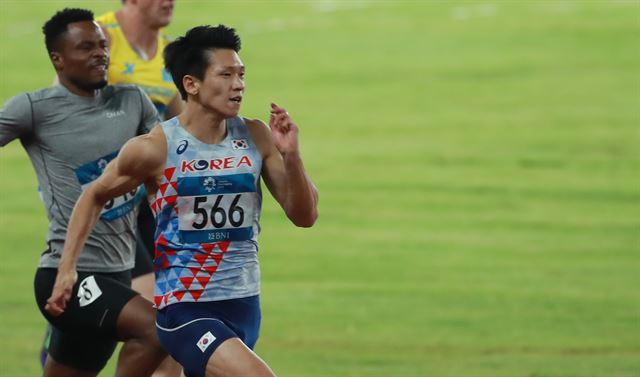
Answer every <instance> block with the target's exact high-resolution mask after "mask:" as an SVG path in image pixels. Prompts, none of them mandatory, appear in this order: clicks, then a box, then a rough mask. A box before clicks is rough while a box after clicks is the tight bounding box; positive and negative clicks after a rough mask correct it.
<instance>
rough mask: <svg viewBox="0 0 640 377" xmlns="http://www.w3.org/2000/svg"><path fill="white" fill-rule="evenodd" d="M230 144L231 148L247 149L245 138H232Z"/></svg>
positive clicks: (247, 144)
mask: <svg viewBox="0 0 640 377" xmlns="http://www.w3.org/2000/svg"><path fill="white" fill-rule="evenodd" d="M231 146H232V147H233V149H249V143H248V142H247V139H232V140H231Z"/></svg>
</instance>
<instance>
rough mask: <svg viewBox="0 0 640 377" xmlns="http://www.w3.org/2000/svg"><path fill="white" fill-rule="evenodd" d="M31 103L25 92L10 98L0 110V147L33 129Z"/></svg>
mask: <svg viewBox="0 0 640 377" xmlns="http://www.w3.org/2000/svg"><path fill="white" fill-rule="evenodd" d="M31 109H32V105H31V101H30V100H29V96H28V95H27V94H20V95H17V96H15V97H13V98H11V99H10V100H9V101H7V103H6V104H5V105H4V107H3V108H2V109H1V110H0V147H3V146H5V145H7V144H8V143H9V142H10V141H11V140H14V139H17V138H19V137H21V136H23V135H25V134H28V133H29V132H31V131H32V129H33V124H32V121H33V115H32V110H31Z"/></svg>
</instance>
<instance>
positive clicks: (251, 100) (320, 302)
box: [0, 0, 640, 377]
mask: <svg viewBox="0 0 640 377" xmlns="http://www.w3.org/2000/svg"><path fill="white" fill-rule="evenodd" d="M66 6H69V7H84V8H89V9H92V10H93V11H94V12H95V13H96V14H101V13H103V12H105V11H107V10H112V9H117V8H118V7H119V6H120V1H118V0H109V1H54V0H47V1H34V0H19V1H18V0H0V100H1V101H2V103H4V102H5V101H6V100H8V99H9V98H11V97H12V96H13V95H16V94H18V93H21V92H25V91H33V90H36V89H39V88H41V87H45V86H48V85H50V84H51V82H52V80H53V77H54V71H53V68H52V66H51V64H50V62H49V59H48V56H47V54H46V50H45V47H44V42H43V36H42V33H41V27H42V24H43V23H44V22H45V21H46V20H47V19H48V18H49V17H51V15H53V13H54V12H55V11H56V10H59V9H62V8H64V7H66ZM218 23H224V24H227V25H230V26H233V27H235V28H236V29H237V30H238V32H239V33H240V36H241V37H242V40H243V49H242V51H241V57H242V59H243V61H244V63H245V65H246V66H247V81H246V85H247V89H246V95H245V101H243V111H242V113H243V114H244V115H245V116H247V117H255V118H261V119H267V117H268V110H269V107H268V105H269V102H271V101H276V102H277V103H279V104H281V105H283V106H284V107H286V108H287V109H288V110H289V112H290V113H291V114H292V116H293V117H294V119H295V120H296V121H297V123H298V124H299V126H300V128H301V145H302V153H303V157H304V160H305V164H306V167H307V170H308V172H309V174H310V175H311V177H312V178H313V179H314V181H315V183H316V184H317V186H318V188H319V190H320V219H319V222H318V223H317V224H316V226H315V227H314V228H311V229H305V230H303V229H296V228H294V226H293V225H291V224H290V223H289V222H288V221H287V220H286V218H285V216H284V214H283V212H282V210H281V209H280V208H278V207H277V206H276V205H275V203H274V201H273V200H271V198H270V197H269V198H268V199H267V200H266V201H265V206H264V212H263V217H262V225H263V231H262V234H261V236H260V242H261V249H260V258H261V265H262V276H263V287H262V305H263V325H262V333H261V339H260V340H259V342H258V346H257V352H258V353H259V354H260V355H261V356H262V357H263V358H264V359H266V360H267V362H268V363H269V364H270V365H271V367H272V368H273V369H274V370H275V371H276V373H278V374H279V375H281V376H318V377H319V376H381V377H382V376H530V377H534V376H535V377H542V376H585V377H586V376H640V290H639V287H640V273H639V271H640V254H639V252H640V216H639V215H640V153H639V152H640V2H639V1H637V0H628V1H627V0H623V1H621V0H610V1H590V0H584V1H560V0H520V1H515V0H513V1H507V0H503V1H482V0H479V1H426V0H425V1H357V0H346V1H329V0H324V1H323V0H316V1H246V0H244V1H188V0H177V2H176V7H175V11H174V18H173V22H172V24H171V25H170V27H169V28H168V29H167V34H169V35H171V36H174V37H176V36H179V35H181V34H182V33H184V32H185V31H186V30H187V29H189V28H191V27H193V26H196V25H201V24H218ZM0 182H1V185H0V187H1V188H0V253H1V254H0V257H1V258H2V263H0V287H2V288H1V292H2V293H0V349H2V351H1V352H0V375H1V376H6V377H14V376H37V375H39V374H40V366H39V362H38V351H39V347H40V344H41V340H42V336H43V330H44V319H43V318H42V317H41V315H40V313H39V312H38V310H37V308H36V305H35V300H34V298H33V288H32V284H33V283H32V282H33V274H34V271H35V268H36V265H37V261H38V258H39V255H40V253H41V252H42V251H43V250H44V248H45V243H44V237H45V234H46V222H47V220H46V216H45V212H44V209H43V208H42V204H41V202H40V200H39V199H38V193H37V182H36V179H35V174H34V173H33V170H32V168H31V166H30V163H29V160H28V158H27V156H26V153H25V152H24V151H23V150H22V147H21V145H20V143H19V142H17V141H14V142H13V143H11V144H9V145H8V146H7V147H5V148H1V149H0ZM110 375H113V363H111V364H110V365H109V366H108V368H107V369H106V370H105V371H104V372H103V373H102V374H101V376H110Z"/></svg>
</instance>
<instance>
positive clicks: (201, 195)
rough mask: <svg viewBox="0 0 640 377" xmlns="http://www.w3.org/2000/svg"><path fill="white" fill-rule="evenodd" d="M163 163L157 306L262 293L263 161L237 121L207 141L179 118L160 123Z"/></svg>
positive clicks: (155, 202) (156, 202) (156, 207)
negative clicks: (259, 240)
mask: <svg viewBox="0 0 640 377" xmlns="http://www.w3.org/2000/svg"><path fill="white" fill-rule="evenodd" d="M161 125H162V130H163V131H164V135H165V137H166V139H167V161H166V165H165V170H164V175H163V177H162V180H161V182H160V186H159V189H158V191H157V192H156V194H155V196H154V197H153V198H152V199H150V205H151V209H152V211H153V212H154V214H155V216H156V225H157V230H156V235H155V238H156V242H155V245H156V250H155V258H154V271H155V277H156V288H155V304H156V307H157V308H158V309H161V308H163V307H165V306H167V305H171V304H174V303H177V302H204V301H220V300H228V299H234V298H242V297H249V296H255V295H257V294H259V293H260V268H259V265H258V255H257V253H258V243H257V237H258V233H259V232H260V224H259V220H260V210H261V206H262V195H261V191H260V182H259V179H260V172H261V170H262V156H261V155H260V152H259V151H258V149H257V148H256V145H255V143H254V141H253V139H252V137H251V134H250V132H249V129H248V128H247V126H246V125H245V124H244V121H243V120H242V119H241V118H229V119H227V120H226V127H227V135H226V137H225V139H224V140H223V141H222V142H220V143H218V144H205V143H203V142H201V141H199V140H198V139H196V138H195V137H193V136H192V135H191V134H190V133H189V132H187V131H186V130H185V129H184V128H183V127H182V126H181V125H180V122H179V120H178V118H177V117H176V118H173V119H170V120H168V121H166V122H164V123H161Z"/></svg>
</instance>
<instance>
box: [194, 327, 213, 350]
mask: <svg viewBox="0 0 640 377" xmlns="http://www.w3.org/2000/svg"><path fill="white" fill-rule="evenodd" d="M214 340H216V337H215V336H213V334H212V333H211V331H207V332H206V333H204V335H202V337H201V338H200V340H198V343H196V345H197V346H198V348H200V351H202V352H204V351H205V350H206V349H207V348H209V346H210V345H211V344H212V343H213V341H214Z"/></svg>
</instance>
